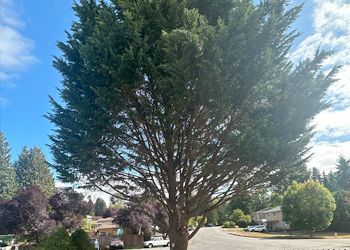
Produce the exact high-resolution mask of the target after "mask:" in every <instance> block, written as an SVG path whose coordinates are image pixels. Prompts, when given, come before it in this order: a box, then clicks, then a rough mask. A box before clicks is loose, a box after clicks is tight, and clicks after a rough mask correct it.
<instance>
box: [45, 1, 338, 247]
mask: <svg viewBox="0 0 350 250" xmlns="http://www.w3.org/2000/svg"><path fill="white" fill-rule="evenodd" d="M300 9H301V7H295V8H289V7H288V6H287V1H286V0H277V1H270V0H267V1H262V2H261V3H260V4H259V5H257V6H255V5H254V4H253V1H249V0H245V1H235V0H232V1H229V0H218V1H213V0H212V1H211V0H206V1H195V0H192V1H191V0H158V1H153V0H138V1H129V0H119V1H118V0H113V1H108V3H106V2H105V1H98V2H96V1H94V0H81V3H80V4H76V5H74V10H75V12H76V15H77V20H76V21H75V22H74V24H73V26H72V29H71V32H70V33H69V34H68V38H67V39H68V40H67V42H59V43H58V47H59V48H60V49H61V51H62V52H63V56H62V57H59V58H56V59H55V61H54V66H55V67H56V68H57V69H58V70H59V71H60V73H61V74H62V76H63V88H62V89H61V98H62V100H63V103H64V105H60V104H59V102H56V101H55V100H51V101H52V105H53V111H52V112H51V114H49V115H48V118H49V119H50V120H51V121H52V122H53V123H54V124H55V125H56V131H55V134H54V135H52V136H51V140H52V145H51V148H52V152H53V155H54V158H55V162H56V166H55V168H56V170H57V171H58V173H60V176H61V178H62V180H64V181H66V182H74V181H84V182H85V183H86V185H87V186H90V187H92V188H96V189H100V190H104V191H106V192H109V193H113V194H114V193H117V194H118V195H120V196H121V197H122V198H124V199H137V198H138V197H139V195H140V194H143V193H144V192H145V191H146V192H149V193H151V194H152V195H153V196H154V197H155V198H156V199H157V200H158V201H159V202H161V204H162V205H163V206H164V208H165V210H166V211H167V213H168V215H169V225H170V232H169V233H170V239H171V243H172V249H187V243H188V239H189V238H191V237H192V236H193V235H194V234H195V233H196V232H197V230H195V231H194V232H193V233H192V234H191V235H188V232H187V230H185V228H186V226H187V224H188V220H189V219H190V218H191V217H196V216H200V215H203V214H204V215H205V214H206V213H208V212H209V211H211V210H213V209H215V208H216V207H218V206H219V205H220V204H222V203H224V202H225V201H227V200H228V199H231V198H232V197H234V196H237V195H240V194H241V193H243V192H245V191H247V190H254V189H255V188H261V186H266V185H270V184H271V183H272V182H274V181H277V180H278V179H279V178H282V177H283V173H286V171H289V172H292V171H294V170H295V169H298V168H299V167H300V166H302V165H303V164H304V160H305V159H306V158H307V156H308V150H307V149H306V145H307V144H308V142H309V139H310V138H311V136H312V128H310V126H309V121H310V120H311V119H312V118H313V117H314V116H315V114H317V113H318V112H319V111H321V110H322V109H323V108H325V107H326V105H324V104H323V103H322V102H321V100H322V98H323V97H324V93H325V91H326V90H327V88H328V86H329V85H330V84H331V83H332V82H333V75H334V73H335V72H336V69H333V70H331V71H330V73H328V74H324V73H322V71H321V65H322V62H323V60H324V59H325V58H326V57H327V53H324V52H320V51H318V52H317V53H316V55H315V57H314V58H312V59H309V60H306V61H303V62H300V63H298V64H293V63H292V62H291V61H290V60H289V59H288V54H289V52H290V47H291V45H292V42H293V40H294V39H295V37H296V36H297V32H295V31H291V29H290V26H291V25H292V23H293V22H294V21H295V19H296V17H297V15H298V13H299V12H300ZM286 169H288V170H286ZM213 201H216V202H214V203H213ZM203 218H205V216H203Z"/></svg>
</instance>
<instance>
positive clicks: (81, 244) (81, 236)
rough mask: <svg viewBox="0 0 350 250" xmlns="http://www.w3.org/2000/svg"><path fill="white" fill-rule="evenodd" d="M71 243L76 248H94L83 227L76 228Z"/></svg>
mask: <svg viewBox="0 0 350 250" xmlns="http://www.w3.org/2000/svg"><path fill="white" fill-rule="evenodd" d="M71 239H72V243H73V245H74V246H75V247H76V249H77V250H94V247H93V246H92V245H91V243H90V239H89V235H88V233H87V232H85V231H84V230H83V229H78V230H76V231H75V232H74V233H73V234H72V236H71Z"/></svg>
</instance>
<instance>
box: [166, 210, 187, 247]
mask: <svg viewBox="0 0 350 250" xmlns="http://www.w3.org/2000/svg"><path fill="white" fill-rule="evenodd" d="M187 225H188V216H187V214H186V213H185V211H184V210H182V211H178V212H176V213H174V214H172V215H169V237H170V249H171V250H187V247H188V240H189V237H188V236H189V235H188V231H187Z"/></svg>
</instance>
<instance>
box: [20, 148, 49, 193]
mask: <svg viewBox="0 0 350 250" xmlns="http://www.w3.org/2000/svg"><path fill="white" fill-rule="evenodd" d="M15 170H16V178H17V181H18V183H19V186H20V187H21V188H24V187H30V186H37V187H39V188H40V189H41V190H42V191H43V192H44V194H45V195H46V196H47V197H50V196H51V195H53V194H54V193H55V191H56V188H55V182H54V179H53V177H52V174H51V172H50V169H49V165H48V163H47V161H46V159H45V156H44V154H43V152H42V151H41V150H40V149H39V148H37V147H34V148H33V149H28V148H26V147H24V148H23V150H22V152H21V153H20V155H19V157H18V160H17V161H16V162H15Z"/></svg>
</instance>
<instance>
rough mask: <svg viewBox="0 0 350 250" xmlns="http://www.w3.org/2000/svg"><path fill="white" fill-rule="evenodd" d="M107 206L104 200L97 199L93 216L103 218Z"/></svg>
mask: <svg viewBox="0 0 350 250" xmlns="http://www.w3.org/2000/svg"><path fill="white" fill-rule="evenodd" d="M106 209H107V205H106V202H105V201H104V199H102V198H97V199H96V202H95V215H96V216H103V215H104V214H105V212H106Z"/></svg>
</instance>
